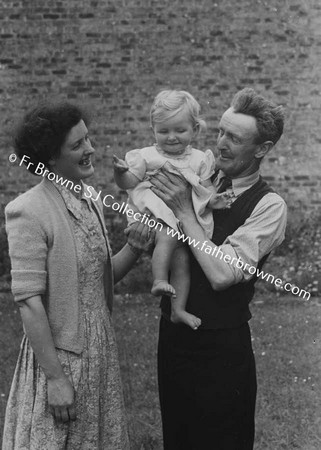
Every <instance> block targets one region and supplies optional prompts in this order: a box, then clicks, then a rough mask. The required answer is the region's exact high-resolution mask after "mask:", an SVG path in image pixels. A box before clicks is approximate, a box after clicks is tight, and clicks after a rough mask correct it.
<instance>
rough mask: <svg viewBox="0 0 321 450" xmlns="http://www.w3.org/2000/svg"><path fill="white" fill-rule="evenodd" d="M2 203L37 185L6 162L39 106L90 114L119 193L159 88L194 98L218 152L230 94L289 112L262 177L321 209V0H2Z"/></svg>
mask: <svg viewBox="0 0 321 450" xmlns="http://www.w3.org/2000/svg"><path fill="white" fill-rule="evenodd" d="M0 24H1V28H0V42H1V53H0V96H1V97H0V148H1V152H0V169H1V170H0V187H1V203H2V204H5V203H6V202H7V201H8V200H9V199H11V198H12V197H13V196H15V195H16V194H17V193H18V192H22V191H24V190H26V188H27V187H29V186H31V185H32V184H34V183H35V182H37V181H38V180H37V179H36V178H34V177H32V175H30V174H28V173H27V171H26V170H25V169H24V168H23V167H18V165H17V164H16V165H10V163H9V162H8V155H9V154H10V152H11V147H10V130H11V128H12V125H13V124H14V123H15V121H16V119H17V117H19V116H20V115H21V114H22V113H23V111H24V110H25V109H26V108H29V107H30V106H31V105H33V104H34V103H36V102H37V101H38V100H43V99H56V98H61V99H69V100H70V101H75V102H79V103H81V104H85V105H87V106H88V108H90V110H91V111H93V115H94V118H93V123H92V127H91V134H92V136H93V138H94V142H95V146H96V150H97V152H96V154H97V157H96V173H95V176H94V178H93V179H92V180H91V182H90V184H92V185H93V186H95V187H96V188H98V189H100V188H102V189H104V190H106V191H108V192H115V191H116V188H115V186H114V184H113V182H112V173H111V170H110V163H111V155H112V153H113V152H115V153H117V154H118V155H123V154H124V153H125V151H126V150H128V149H132V148H137V147H140V146H143V145H146V144H149V143H152V142H153V139H152V135H151V133H150V131H149V123H148V111H149V107H150V104H151V102H152V99H153V97H154V95H155V94H156V93H157V92H158V91H159V90H161V89H163V88H169V87H171V88H184V89H187V90H189V91H190V92H191V93H193V94H194V95H195V97H196V98H197V99H198V100H199V102H200V103H201V105H202V107H203V112H204V115H205V116H206V119H207V121H208V125H209V127H208V132H207V134H206V136H202V137H201V138H200V139H199V146H200V147H202V148H203V147H206V148H208V147H210V148H211V147H212V148H213V146H214V145H215V134H216V129H215V127H216V126H217V123H218V120H219V117H220V115H221V114H222V112H223V111H224V110H225V109H226V108H227V107H228V105H229V102H230V100H231V98H232V95H233V94H234V92H235V91H237V90H238V89H240V88H242V87H244V86H252V87H254V88H255V89H257V90H258V91H260V92H261V93H263V94H266V95H267V96H269V97H270V98H271V99H274V100H275V101H277V102H279V103H281V104H283V105H284V106H286V109H287V123H286V128H285V134H284V136H283V137H282V139H281V141H280V142H279V144H278V146H277V148H276V149H275V150H274V152H273V153H271V155H270V156H269V157H268V158H267V159H266V161H265V163H264V165H263V173H264V174H267V175H268V176H269V180H270V182H271V184H272V185H273V186H275V187H276V188H277V190H278V191H279V192H280V193H281V194H283V195H284V196H285V197H286V199H287V200H288V202H289V203H290V205H293V206H295V205H298V204H299V205H300V207H301V206H302V205H306V206H307V208H308V209H310V208H313V207H316V206H318V205H320V203H321V175H320V168H321V158H320V146H321V144H320V143H321V132H320V129H321V126H320V125H321V123H320V122H321V114H320V92H321V84H320V81H321V4H320V2H319V0H283V1H282V2H281V1H279V0H239V1H237V2H236V1H233V0H224V1H223V0H217V1H216V2H214V1H213V0H197V1H193V0H189V1H184V0H163V1H162V2H159V1H155V0H144V1H143V0H117V1H116V0H114V1H110V0H91V1H90V0H86V1H84V0H68V1H67V2H63V1H56V0H50V1H49V0H32V1H30V2H27V1H10V0H4V1H3V2H2V6H1V9H0Z"/></svg>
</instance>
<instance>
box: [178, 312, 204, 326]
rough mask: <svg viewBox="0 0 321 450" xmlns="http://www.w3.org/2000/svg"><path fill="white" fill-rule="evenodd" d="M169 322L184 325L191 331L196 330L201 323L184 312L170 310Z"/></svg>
mask: <svg viewBox="0 0 321 450" xmlns="http://www.w3.org/2000/svg"><path fill="white" fill-rule="evenodd" d="M171 321H172V322H174V323H180V322H181V323H185V325H188V326H189V327H191V328H193V330H197V328H198V327H199V326H200V325H201V323H202V321H201V319H199V318H198V317H196V316H194V315H193V314H190V313H188V312H187V311H184V310H178V311H177V310H172V313H171Z"/></svg>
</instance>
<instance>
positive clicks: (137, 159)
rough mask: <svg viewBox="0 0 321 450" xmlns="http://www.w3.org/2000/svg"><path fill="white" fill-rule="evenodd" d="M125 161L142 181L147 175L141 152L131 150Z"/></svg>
mask: <svg viewBox="0 0 321 450" xmlns="http://www.w3.org/2000/svg"><path fill="white" fill-rule="evenodd" d="M125 161H126V163H127V164H128V167H129V171H130V172H131V173H132V174H133V175H135V176H136V177H137V178H138V179H139V180H140V181H142V180H143V179H144V177H145V174H146V162H145V160H144V158H143V157H142V155H141V151H140V150H139V149H138V150H130V151H129V152H127V153H126V155H125Z"/></svg>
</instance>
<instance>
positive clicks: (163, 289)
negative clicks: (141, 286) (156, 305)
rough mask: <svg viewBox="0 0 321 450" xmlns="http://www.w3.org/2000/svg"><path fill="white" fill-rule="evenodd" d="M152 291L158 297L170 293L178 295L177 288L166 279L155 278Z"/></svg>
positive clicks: (172, 295) (174, 295) (173, 295)
mask: <svg viewBox="0 0 321 450" xmlns="http://www.w3.org/2000/svg"><path fill="white" fill-rule="evenodd" d="M151 293H152V294H153V295H155V296H156V297H158V296H159V295H169V296H170V297H172V298H175V297H176V292H175V289H174V288H173V286H172V285H171V284H169V283H168V282H167V281H166V280H155V281H154V283H153V286H152V289H151Z"/></svg>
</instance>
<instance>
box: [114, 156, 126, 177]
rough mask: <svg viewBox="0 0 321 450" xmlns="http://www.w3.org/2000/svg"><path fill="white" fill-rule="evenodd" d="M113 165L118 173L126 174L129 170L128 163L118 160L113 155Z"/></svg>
mask: <svg viewBox="0 0 321 450" xmlns="http://www.w3.org/2000/svg"><path fill="white" fill-rule="evenodd" d="M113 164H114V170H115V171H116V172H118V173H124V172H127V170H128V165H127V163H126V162H125V161H124V160H123V159H120V158H118V157H117V156H116V155H113Z"/></svg>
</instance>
